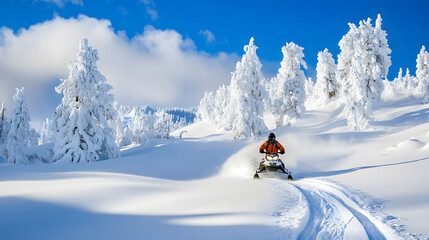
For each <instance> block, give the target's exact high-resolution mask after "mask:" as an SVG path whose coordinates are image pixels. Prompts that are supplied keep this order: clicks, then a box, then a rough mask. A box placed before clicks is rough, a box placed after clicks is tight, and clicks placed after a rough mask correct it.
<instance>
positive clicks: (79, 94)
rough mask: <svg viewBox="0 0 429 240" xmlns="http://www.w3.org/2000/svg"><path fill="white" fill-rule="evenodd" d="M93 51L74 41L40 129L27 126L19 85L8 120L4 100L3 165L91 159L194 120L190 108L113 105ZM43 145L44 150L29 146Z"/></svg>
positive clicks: (113, 153) (114, 154)
mask: <svg viewBox="0 0 429 240" xmlns="http://www.w3.org/2000/svg"><path fill="white" fill-rule="evenodd" d="M98 59H99V58H98V52H97V50H96V49H92V48H91V47H90V46H88V40H87V39H83V40H81V42H80V44H79V52H78V54H77V59H76V60H75V61H73V62H71V63H70V64H69V70H70V73H69V77H68V78H67V79H63V80H62V82H61V84H60V85H59V86H57V87H56V88H55V90H56V91H57V92H58V93H59V94H62V95H63V98H62V101H61V103H60V104H59V105H58V107H57V108H56V110H55V112H54V113H53V116H52V118H51V119H46V121H45V122H44V124H43V126H42V129H41V131H40V133H37V132H36V131H35V130H34V129H32V128H31V127H30V117H29V112H28V108H27V104H26V100H25V97H24V89H17V90H16V94H15V96H14V97H13V99H14V100H15V108H14V110H13V112H12V116H11V119H10V120H9V119H8V118H7V117H6V109H5V106H4V104H2V107H1V110H0V111H1V112H0V114H1V118H0V156H1V157H3V159H4V160H5V162H8V163H24V164H26V163H32V162H36V161H41V162H47V163H49V162H74V163H78V162H93V161H97V160H101V159H110V158H116V157H118V156H119V148H120V147H122V146H126V145H130V144H142V143H144V142H146V141H148V140H150V139H167V138H170V131H172V130H175V129H177V128H179V127H181V126H184V125H186V124H189V123H191V122H193V121H194V118H195V114H194V111H192V110H185V109H178V108H176V109H174V108H173V109H160V108H149V107H125V106H118V104H117V102H116V101H115V100H114V97H113V95H112V94H111V93H110V92H111V90H112V89H113V88H112V86H110V85H109V84H108V83H107V79H106V78H105V77H104V76H103V75H102V74H101V73H100V71H99V70H98V67H97V61H98ZM38 144H44V145H48V147H47V149H48V153H46V149H44V151H39V152H38V151H37V150H36V151H34V149H32V148H31V147H33V146H36V145H38Z"/></svg>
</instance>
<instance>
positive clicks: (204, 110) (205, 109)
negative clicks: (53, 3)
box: [197, 92, 215, 122]
mask: <svg viewBox="0 0 429 240" xmlns="http://www.w3.org/2000/svg"><path fill="white" fill-rule="evenodd" d="M214 104H215V102H214V95H213V92H205V93H204V97H203V98H202V99H201V101H200V104H199V105H198V110H197V116H198V118H199V119H201V120H206V121H211V122H213V119H214V116H213V109H214Z"/></svg>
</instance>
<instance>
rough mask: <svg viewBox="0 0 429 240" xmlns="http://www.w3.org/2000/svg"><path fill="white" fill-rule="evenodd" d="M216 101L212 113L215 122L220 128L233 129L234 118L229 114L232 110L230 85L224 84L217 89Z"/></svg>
mask: <svg viewBox="0 0 429 240" xmlns="http://www.w3.org/2000/svg"><path fill="white" fill-rule="evenodd" d="M214 101H215V106H214V109H213V112H212V114H213V118H214V122H215V124H216V125H217V126H218V127H219V128H223V129H225V130H231V128H232V123H233V119H232V118H231V115H228V112H229V111H231V110H230V107H231V106H230V93H229V86H225V85H222V86H221V87H220V88H219V89H218V90H217V91H216V95H215V99H214Z"/></svg>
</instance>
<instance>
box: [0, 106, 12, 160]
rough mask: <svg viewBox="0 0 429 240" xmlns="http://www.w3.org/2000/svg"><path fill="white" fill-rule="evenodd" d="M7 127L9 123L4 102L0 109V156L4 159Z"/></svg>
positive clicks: (5, 155)
mask: <svg viewBox="0 0 429 240" xmlns="http://www.w3.org/2000/svg"><path fill="white" fill-rule="evenodd" d="M9 129H10V123H9V121H8V119H7V118H6V108H5V106H4V103H2V105H1V109H0V156H1V157H3V158H4V159H6V158H7V151H6V143H7V135H8V133H9Z"/></svg>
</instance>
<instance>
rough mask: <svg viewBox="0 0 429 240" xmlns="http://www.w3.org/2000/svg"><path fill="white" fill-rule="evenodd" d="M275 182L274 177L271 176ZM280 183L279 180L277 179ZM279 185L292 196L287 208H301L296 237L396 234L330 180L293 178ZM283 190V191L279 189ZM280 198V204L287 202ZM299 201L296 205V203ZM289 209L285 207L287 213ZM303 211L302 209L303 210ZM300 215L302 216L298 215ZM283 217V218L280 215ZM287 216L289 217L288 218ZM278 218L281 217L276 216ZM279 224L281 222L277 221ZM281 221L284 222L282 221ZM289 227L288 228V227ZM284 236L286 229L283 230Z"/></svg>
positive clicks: (331, 237)
mask: <svg viewBox="0 0 429 240" xmlns="http://www.w3.org/2000/svg"><path fill="white" fill-rule="evenodd" d="M274 181H276V182H277V180H274ZM279 184H280V183H279ZM280 185H289V186H290V187H283V188H279V187H276V189H277V190H285V189H289V191H290V195H296V194H297V195H299V196H294V197H293V198H294V199H293V201H294V202H295V204H294V205H289V206H290V208H292V209H295V212H296V211H297V210H300V211H302V212H301V214H300V215H301V217H300V219H299V220H300V225H301V226H300V227H296V229H297V230H298V235H297V236H294V238H297V239H395V238H397V236H396V235H395V234H394V233H392V231H390V230H389V228H388V227H387V226H385V225H384V224H382V223H381V222H379V221H378V220H377V219H375V218H374V217H373V216H371V215H370V214H369V213H368V212H366V211H365V210H364V209H363V208H362V207H361V206H359V205H358V204H357V203H356V202H354V201H353V200H352V199H350V198H349V196H350V195H351V194H352V193H347V192H346V190H344V189H341V187H339V186H336V185H335V184H334V183H331V182H326V181H322V180H315V179H303V180H298V181H293V182H282V183H281V184H280ZM280 194H284V193H280ZM290 202H291V201H290V200H284V202H282V203H281V204H280V206H281V207H280V208H284V207H283V206H284V205H285V204H290ZM299 205H301V206H300V207H299V208H296V206H299ZM292 212H293V211H292V210H290V209H289V210H288V213H287V214H284V215H288V214H291V213H292ZM303 212H304V213H303ZM302 216H304V217H302ZM284 220H287V219H284ZM289 220H290V219H289ZM280 222H281V220H280ZM278 225H279V226H282V224H279V223H278ZM283 225H284V224H283ZM289 229H290V228H289ZM284 233H285V234H286V236H283V237H286V238H289V237H291V235H290V233H288V232H284Z"/></svg>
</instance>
